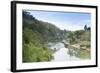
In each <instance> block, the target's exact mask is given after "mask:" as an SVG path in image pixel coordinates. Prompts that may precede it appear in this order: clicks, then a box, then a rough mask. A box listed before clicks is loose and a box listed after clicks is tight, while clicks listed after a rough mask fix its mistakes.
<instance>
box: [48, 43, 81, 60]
mask: <svg viewBox="0 0 100 73" xmlns="http://www.w3.org/2000/svg"><path fill="white" fill-rule="evenodd" d="M49 44H50V48H51V49H53V50H55V49H56V50H57V51H55V52H54V54H53V55H54V59H53V60H52V62H53V61H69V60H70V61H75V60H80V59H79V58H77V57H76V56H70V55H69V54H68V48H66V47H65V46H64V44H63V43H61V42H58V43H56V44H53V43H49Z"/></svg>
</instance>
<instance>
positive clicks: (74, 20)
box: [28, 10, 91, 31]
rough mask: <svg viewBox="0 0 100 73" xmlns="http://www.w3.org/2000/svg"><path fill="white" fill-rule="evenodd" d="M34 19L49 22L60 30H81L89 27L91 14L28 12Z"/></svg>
mask: <svg viewBox="0 0 100 73" xmlns="http://www.w3.org/2000/svg"><path fill="white" fill-rule="evenodd" d="M28 12H30V14H31V15H33V16H34V17H35V18H36V19H38V20H41V21H45V22H49V23H52V24H54V25H55V26H57V27H58V28H60V29H61V30H71V31H75V30H81V29H84V26H85V25H87V26H88V27H90V26H91V14H90V13H82V12H81V13H79V12H54V11H34V10H31V11H28Z"/></svg>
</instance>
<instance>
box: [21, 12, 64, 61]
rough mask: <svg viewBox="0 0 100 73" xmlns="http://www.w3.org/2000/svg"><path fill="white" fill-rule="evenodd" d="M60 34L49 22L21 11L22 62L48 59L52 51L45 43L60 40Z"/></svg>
mask: <svg viewBox="0 0 100 73" xmlns="http://www.w3.org/2000/svg"><path fill="white" fill-rule="evenodd" d="M62 34H63V32H62V31H61V30H60V29H59V28H57V27H56V26H54V25H52V24H51V23H48V22H43V21H40V20H37V19H36V18H35V17H33V16H32V15H30V13H28V12H25V11H23V62H37V61H50V60H51V59H52V58H53V55H52V53H53V51H52V50H51V49H49V48H48V47H47V43H48V42H57V41H61V40H62V39H63V36H62Z"/></svg>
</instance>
